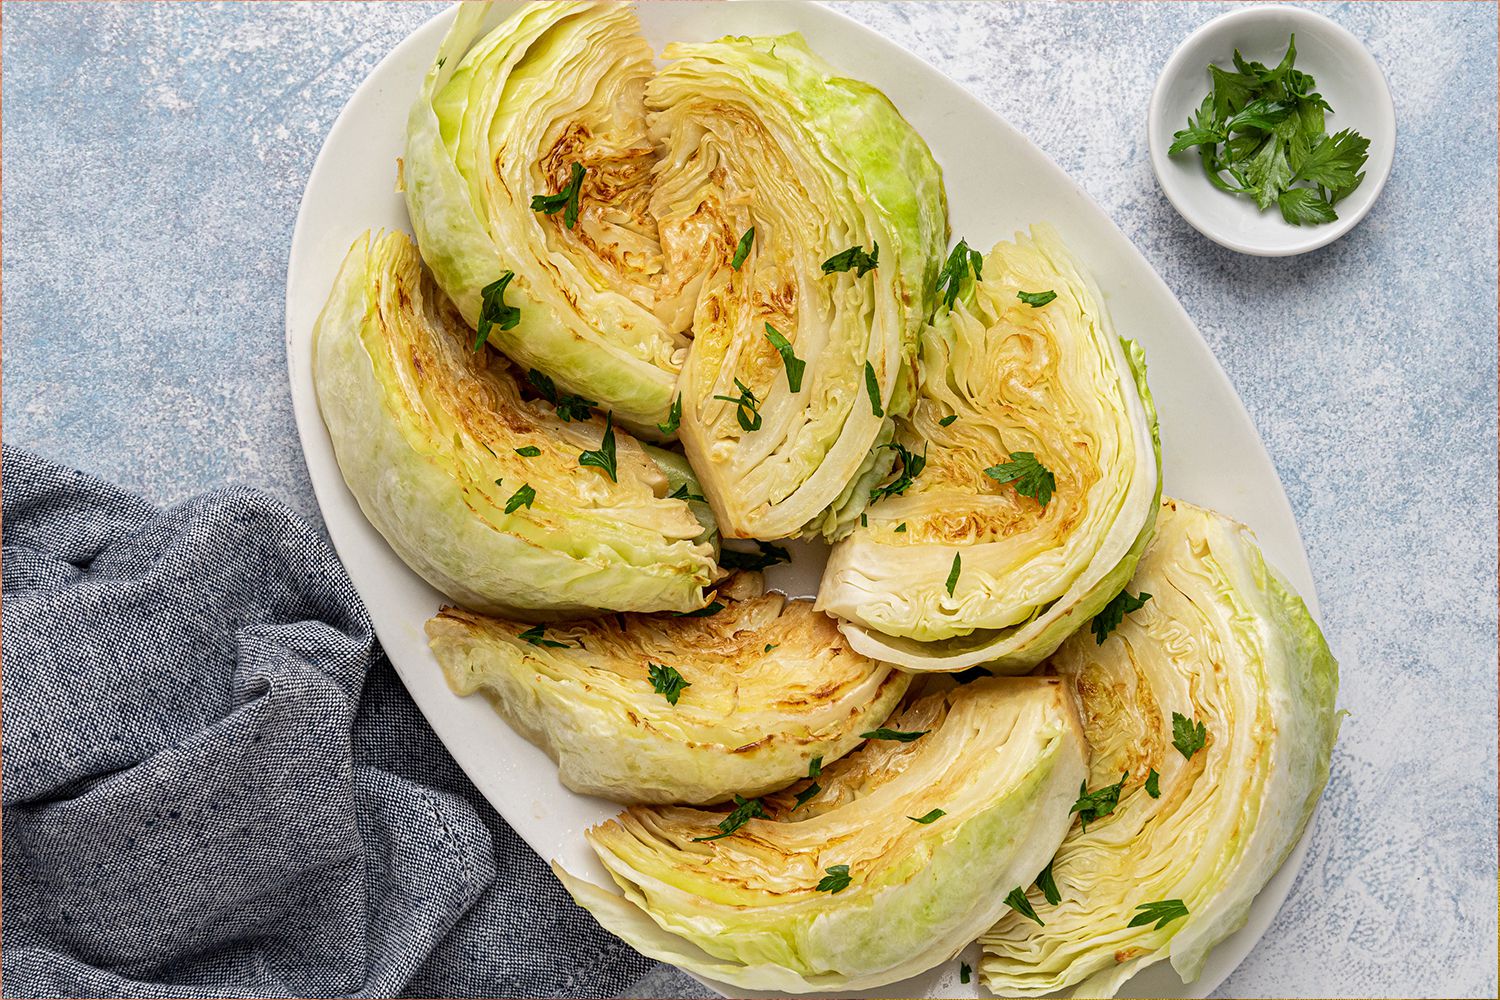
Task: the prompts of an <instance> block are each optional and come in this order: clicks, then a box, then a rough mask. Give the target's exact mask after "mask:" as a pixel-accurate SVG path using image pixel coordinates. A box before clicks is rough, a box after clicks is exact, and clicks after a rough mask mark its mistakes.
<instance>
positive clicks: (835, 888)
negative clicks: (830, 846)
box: [818, 865, 850, 892]
mask: <svg viewBox="0 0 1500 1000" xmlns="http://www.w3.org/2000/svg"><path fill="white" fill-rule="evenodd" d="M823 870H824V871H825V872H827V873H828V874H827V875H826V876H824V877H823V879H822V880H821V881H819V882H818V891H819V892H843V891H844V890H845V889H847V888H849V882H850V879H849V866H848V865H834V866H833V867H831V868H824V869H823Z"/></svg>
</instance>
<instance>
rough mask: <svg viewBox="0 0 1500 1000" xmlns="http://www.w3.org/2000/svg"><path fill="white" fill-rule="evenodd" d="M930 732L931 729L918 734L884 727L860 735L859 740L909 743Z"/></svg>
mask: <svg viewBox="0 0 1500 1000" xmlns="http://www.w3.org/2000/svg"><path fill="white" fill-rule="evenodd" d="M930 732H932V730H931V729H923V730H921V731H919V732H907V731H905V730H901V729H886V728H885V727H884V726H881V727H880V728H879V729H872V730H870V731H869V732H868V733H860V734H859V738H860V739H862V740H894V741H896V742H897V743H910V742H911V741H912V740H915V739H918V738H920V737H923V736H926V735H927V734H928V733H930Z"/></svg>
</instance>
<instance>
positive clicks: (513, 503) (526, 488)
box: [505, 483, 536, 514]
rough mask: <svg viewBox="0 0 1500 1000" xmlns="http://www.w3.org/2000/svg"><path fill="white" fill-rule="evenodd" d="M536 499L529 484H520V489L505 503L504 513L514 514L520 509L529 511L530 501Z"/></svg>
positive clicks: (534, 491) (534, 492)
mask: <svg viewBox="0 0 1500 1000" xmlns="http://www.w3.org/2000/svg"><path fill="white" fill-rule="evenodd" d="M535 499H536V490H534V489H532V488H531V484H530V483H522V484H521V488H520V489H518V490H516V491H515V492H514V493H512V494H511V496H510V499H509V500H507V501H505V513H507V514H514V513H515V512H516V511H518V510H520V509H521V508H522V507H525V508H526V509H528V510H530V509H531V504H532V501H534V500H535Z"/></svg>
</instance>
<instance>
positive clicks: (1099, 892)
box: [980, 500, 1339, 997]
mask: <svg viewBox="0 0 1500 1000" xmlns="http://www.w3.org/2000/svg"><path fill="white" fill-rule="evenodd" d="M1127 593H1130V594H1131V596H1132V597H1135V598H1138V599H1139V598H1145V597H1146V595H1150V596H1149V598H1148V599H1146V600H1145V602H1144V604H1141V605H1140V606H1139V607H1138V608H1136V609H1135V610H1132V611H1128V612H1127V613H1126V614H1125V615H1124V617H1123V619H1121V620H1120V622H1119V624H1118V625H1117V626H1116V627H1115V628H1114V629H1113V630H1112V631H1108V632H1105V631H1104V629H1103V628H1100V629H1099V632H1101V633H1103V635H1104V640H1103V642H1102V643H1101V642H1100V641H1099V639H1098V636H1097V635H1095V634H1090V633H1089V632H1082V633H1079V634H1076V635H1074V636H1073V637H1072V638H1071V639H1069V640H1068V641H1067V642H1066V643H1064V644H1063V647H1062V648H1061V649H1059V650H1058V651H1057V653H1056V655H1054V656H1053V657H1052V658H1051V659H1050V660H1048V661H1047V664H1046V665H1045V668H1044V669H1045V670H1046V671H1047V672H1049V673H1055V674H1057V675H1058V676H1060V677H1062V678H1064V679H1065V680H1067V681H1068V682H1069V684H1071V685H1072V687H1073V688H1074V690H1075V691H1076V693H1077V697H1078V703H1079V709H1080V711H1081V713H1082V715H1083V720H1084V726H1085V728H1086V730H1087V734H1088V740H1089V745H1090V746H1091V747H1092V748H1093V763H1092V765H1091V767H1090V772H1089V779H1088V783H1087V789H1088V791H1089V793H1091V794H1094V795H1095V796H1096V797H1097V796H1098V793H1100V792H1101V791H1102V792H1104V793H1105V796H1104V797H1105V799H1106V807H1107V808H1106V809H1105V810H1104V811H1097V810H1096V811H1094V813H1093V814H1092V815H1091V816H1090V822H1089V823H1088V827H1087V829H1084V828H1083V825H1082V823H1080V824H1079V825H1077V826H1075V827H1074V828H1073V829H1072V830H1071V831H1070V832H1069V834H1068V837H1067V839H1066V840H1065V841H1063V845H1062V849H1061V850H1059V851H1058V853H1057V857H1056V858H1055V859H1054V860H1053V862H1052V878H1053V882H1054V883H1055V884H1056V888H1057V892H1058V894H1059V896H1060V901H1059V902H1058V903H1057V904H1056V905H1052V904H1050V903H1048V902H1047V900H1046V899H1045V898H1044V896H1043V894H1042V892H1041V891H1040V890H1033V891H1032V893H1031V902H1032V904H1033V905H1034V907H1035V909H1036V912H1037V914H1038V916H1039V917H1040V918H1041V920H1042V921H1044V924H1042V925H1039V924H1037V923H1033V922H1031V921H1029V920H1025V919H1021V918H1020V917H1019V916H1018V915H1017V914H1015V913H1011V914H1007V915H1006V916H1005V917H1003V918H1002V919H1001V920H1000V921H999V923H997V924H996V925H995V927H994V928H992V929H991V930H989V931H988V932H987V933H985V934H984V935H983V936H982V937H981V938H980V941H981V943H982V944H983V946H984V957H983V960H982V962H981V964H980V973H981V975H982V977H983V979H984V982H985V984H986V985H987V986H988V987H989V988H990V989H991V990H993V991H995V992H996V993H997V994H999V995H1000V996H1042V995H1044V994H1050V993H1053V992H1054V991H1057V990H1066V991H1067V995H1071V996H1088V997H1108V996H1113V995H1114V994H1115V992H1116V991H1117V990H1118V989H1119V988H1120V986H1121V984H1123V983H1124V982H1125V981H1126V980H1127V979H1129V978H1130V977H1131V976H1133V975H1134V974H1135V973H1136V972H1138V971H1139V970H1140V969H1141V968H1143V967H1144V966H1147V965H1150V964H1152V963H1154V962H1159V961H1161V960H1163V959H1168V958H1170V960H1171V962H1172V966H1173V968H1175V969H1176V970H1177V972H1178V973H1179V974H1180V975H1181V976H1182V978H1183V980H1184V981H1185V982H1191V981H1193V980H1194V979H1196V978H1197V976H1198V974H1199V972H1200V971H1201V970H1202V968H1203V963H1204V961H1205V960H1206V959H1207V957H1208V953H1209V951H1210V950H1211V949H1212V948H1213V947H1214V946H1215V945H1217V944H1219V943H1220V942H1221V941H1223V940H1224V939H1225V938H1227V937H1228V936H1229V935H1231V934H1233V933H1234V932H1235V931H1237V930H1238V929H1239V928H1240V927H1242V926H1243V925H1244V923H1245V919H1246V916H1247V915H1248V913H1249V912H1250V905H1251V903H1252V902H1253V901H1254V899H1255V897H1256V895H1257V894H1258V893H1259V892H1260V891H1261V889H1263V888H1264V887H1265V885H1266V883H1267V882H1268V881H1269V880H1270V879H1271V876H1272V875H1274V874H1275V873H1276V870H1277V869H1278V868H1279V867H1280V866H1281V863H1282V862H1283V861H1284V860H1285V859H1286V857H1287V855H1288V854H1290V853H1291V850H1292V848H1293V847H1294V846H1295V845H1296V844H1297V841H1298V840H1299V839H1301V836H1302V830H1303V827H1305V826H1306V825H1307V821H1308V818H1309V817H1310V816H1311V815H1312V812H1313V807H1314V805H1315V804H1316V803H1317V800H1318V796H1319V794H1321V792H1322V791H1323V786H1324V784H1325V783H1326V782H1327V781H1328V770H1329V758H1330V757H1331V755H1332V753H1333V744H1334V740H1335V739H1336V738H1337V736H1338V729H1339V713H1338V712H1337V711H1335V708H1334V699H1335V697H1336V696H1337V694H1338V664H1337V663H1336V662H1335V661H1334V658H1333V655H1332V654H1331V653H1330V652H1329V650H1328V646H1327V644H1326V643H1325V642H1324V640H1323V636H1322V633H1321V632H1319V630H1318V626H1317V623H1316V622H1314V621H1313V619H1312V616H1311V615H1309V614H1308V611H1307V607H1306V605H1305V604H1303V602H1302V599H1301V598H1299V597H1298V596H1297V595H1296V594H1295V593H1294V592H1293V591H1292V589H1291V587H1290V586H1288V585H1287V583H1286V582H1285V581H1283V580H1282V579H1281V577H1280V576H1278V575H1277V573H1276V571H1275V570H1274V569H1273V568H1272V567H1271V566H1269V565H1268V564H1267V563H1266V560H1265V558H1264V557H1263V556H1262V555H1261V551H1260V549H1259V548H1258V547H1257V546H1256V544H1255V539H1254V536H1253V535H1251V533H1250V531H1249V529H1247V528H1246V527H1245V526H1244V525H1241V524H1238V523H1236V522H1234V521H1231V520H1229V519H1228V518H1226V517H1223V516H1222V515H1219V514H1215V513H1213V512H1212V511H1207V510H1202V509H1200V508H1197V507H1194V506H1192V505H1191V504H1188V503H1184V502H1183V501H1181V500H1167V501H1165V502H1164V503H1163V504H1162V510H1161V514H1160V517H1159V518H1158V520H1157V526H1156V537H1155V539H1154V540H1153V541H1152V543H1151V546H1150V548H1149V549H1147V550H1146V555H1145V557H1144V558H1143V559H1142V560H1141V563H1140V566H1139V567H1138V568H1137V569H1136V573H1135V578H1134V579H1133V580H1132V581H1131V583H1130V586H1129V587H1128V588H1127ZM1135 603H1136V602H1132V604H1135ZM1106 624H1107V623H1106ZM1200 727H1201V728H1200ZM1153 791H1155V792H1156V793H1157V795H1156V796H1153V795H1152V792H1153ZM1116 796H1117V799H1118V804H1111V802H1112V801H1113V800H1114V799H1115V798H1116Z"/></svg>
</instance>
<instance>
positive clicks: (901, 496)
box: [818, 226, 1161, 673]
mask: <svg viewBox="0 0 1500 1000" xmlns="http://www.w3.org/2000/svg"><path fill="white" fill-rule="evenodd" d="M976 256H977V255H976ZM960 263H961V265H963V266H964V269H965V270H966V271H967V269H968V267H967V265H965V264H963V262H962V261H960ZM979 270H980V276H979V278H978V280H974V279H972V278H968V279H965V280H964V282H963V285H962V287H963V293H962V294H959V295H956V298H955V301H954V304H953V307H952V309H951V310H947V311H944V312H942V313H941V314H940V315H939V316H938V318H937V319H936V320H935V321H934V323H933V325H932V326H931V328H930V329H928V331H927V333H926V335H925V336H924V338H923V341H922V353H921V358H920V364H919V368H920V382H919V385H918V388H917V394H916V404H915V406H914V407H913V410H912V413H911V416H910V418H909V420H908V421H906V422H904V423H903V425H902V431H901V434H900V437H899V439H898V441H897V442H896V444H897V445H898V446H899V447H898V448H896V449H893V450H894V451H896V452H897V453H898V454H899V455H900V456H901V466H900V469H899V474H898V475H897V476H895V477H894V478H892V480H891V481H889V482H887V483H884V484H882V485H880V486H878V487H877V489H876V490H875V494H876V501H875V502H874V503H873V504H872V505H871V506H870V508H869V509H868V511H866V520H865V522H864V523H863V524H861V525H860V526H859V527H856V528H855V529H854V530H853V531H852V532H851V533H850V534H849V535H848V537H846V538H845V539H844V540H842V541H840V542H839V543H838V544H837V545H835V546H834V548H833V551H832V553H831V554H830V556H829V559H828V565H827V568H826V570H825V572H824V575H823V581H822V586H821V587H820V589H819V596H818V607H819V608H820V609H822V610H825V611H828V612H830V613H832V614H834V615H837V616H839V617H840V618H841V619H843V620H844V622H845V625H844V632H845V634H846V635H847V636H848V637H849V641H850V643H851V644H852V645H853V646H854V647H855V648H856V649H858V650H860V651H861V652H863V653H865V654H866V655H868V656H875V657H879V658H881V659H884V660H888V661H890V662H892V663H896V664H899V665H900V666H902V667H905V668H906V669H909V670H961V669H964V668H966V667H970V666H974V665H976V664H988V665H989V666H990V668H991V669H992V670H995V671H999V672H1016V673H1019V672H1023V671H1025V670H1028V669H1030V668H1031V667H1032V666H1034V665H1035V664H1037V663H1038V662H1040V661H1041V660H1042V659H1043V658H1044V657H1046V656H1047V654H1049V653H1051V652H1052V651H1053V650H1054V649H1056V648H1057V646H1058V645H1059V644H1060V643H1061V642H1062V641H1063V640H1064V639H1065V638H1067V636H1068V635H1069V634H1070V633H1072V632H1073V631H1074V630H1075V629H1077V628H1078V627H1079V626H1080V625H1082V624H1084V623H1085V622H1087V621H1088V620H1089V619H1090V617H1092V616H1093V615H1094V614H1095V613H1096V612H1098V611H1099V610H1100V609H1101V608H1102V607H1103V606H1104V605H1105V604H1106V603H1108V602H1109V601H1110V599H1111V598H1113V597H1114V596H1115V595H1116V594H1117V593H1119V591H1120V589H1121V588H1122V587H1123V586H1124V585H1125V582H1126V581H1127V580H1128V579H1129V578H1130V574H1131V572H1132V571H1133V570H1134V568H1135V564H1136V561H1137V560H1138V559H1139V558H1140V554H1141V551H1142V550H1143V549H1144V548H1145V545H1146V543H1147V541H1148V540H1149V538H1150V535H1151V529H1152V524H1153V522H1154V520H1155V517H1156V509H1157V502H1158V498H1159V497H1160V493H1161V475H1160V447H1159V443H1158V440H1157V429H1156V411H1155V408H1154V407H1153V405H1152V402H1151V395H1150V392H1149V390H1148V389H1147V387H1146V378H1145V363H1144V357H1143V354H1142V352H1141V350H1140V348H1139V347H1137V346H1136V345H1135V344H1133V343H1131V342H1128V341H1123V340H1121V339H1119V338H1118V337H1116V336H1115V332H1114V330H1113V327H1112V325H1111V323H1110V319H1109V314H1108V312H1107V311H1106V310H1105V309H1104V306H1103V303H1102V301H1101V299H1100V295H1099V292H1098V290H1097V289H1096V288H1095V286H1094V284H1093V282H1092V281H1091V280H1090V279H1089V277H1088V276H1087V275H1086V274H1085V273H1084V271H1083V270H1082V269H1081V267H1080V266H1079V264H1078V263H1077V262H1076V261H1075V260H1074V259H1073V258H1072V256H1071V255H1070V254H1069V253H1068V251H1067V249H1066V248H1065V247H1064V246H1063V245H1062V243H1061V241H1060V240H1059V238H1058V237H1057V235H1056V234H1055V233H1054V232H1053V231H1052V230H1051V229H1050V228H1048V227H1044V226H1037V227H1034V228H1033V230H1032V232H1031V233H1030V234H1029V235H1026V234H1020V235H1018V236H1017V237H1016V239H1015V240H1014V241H1012V242H1005V243H1000V244H998V245H996V246H995V248H994V249H993V250H991V251H990V252H989V254H988V255H986V256H985V257H984V258H983V266H982V269H979ZM955 280H956V279H955Z"/></svg>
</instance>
